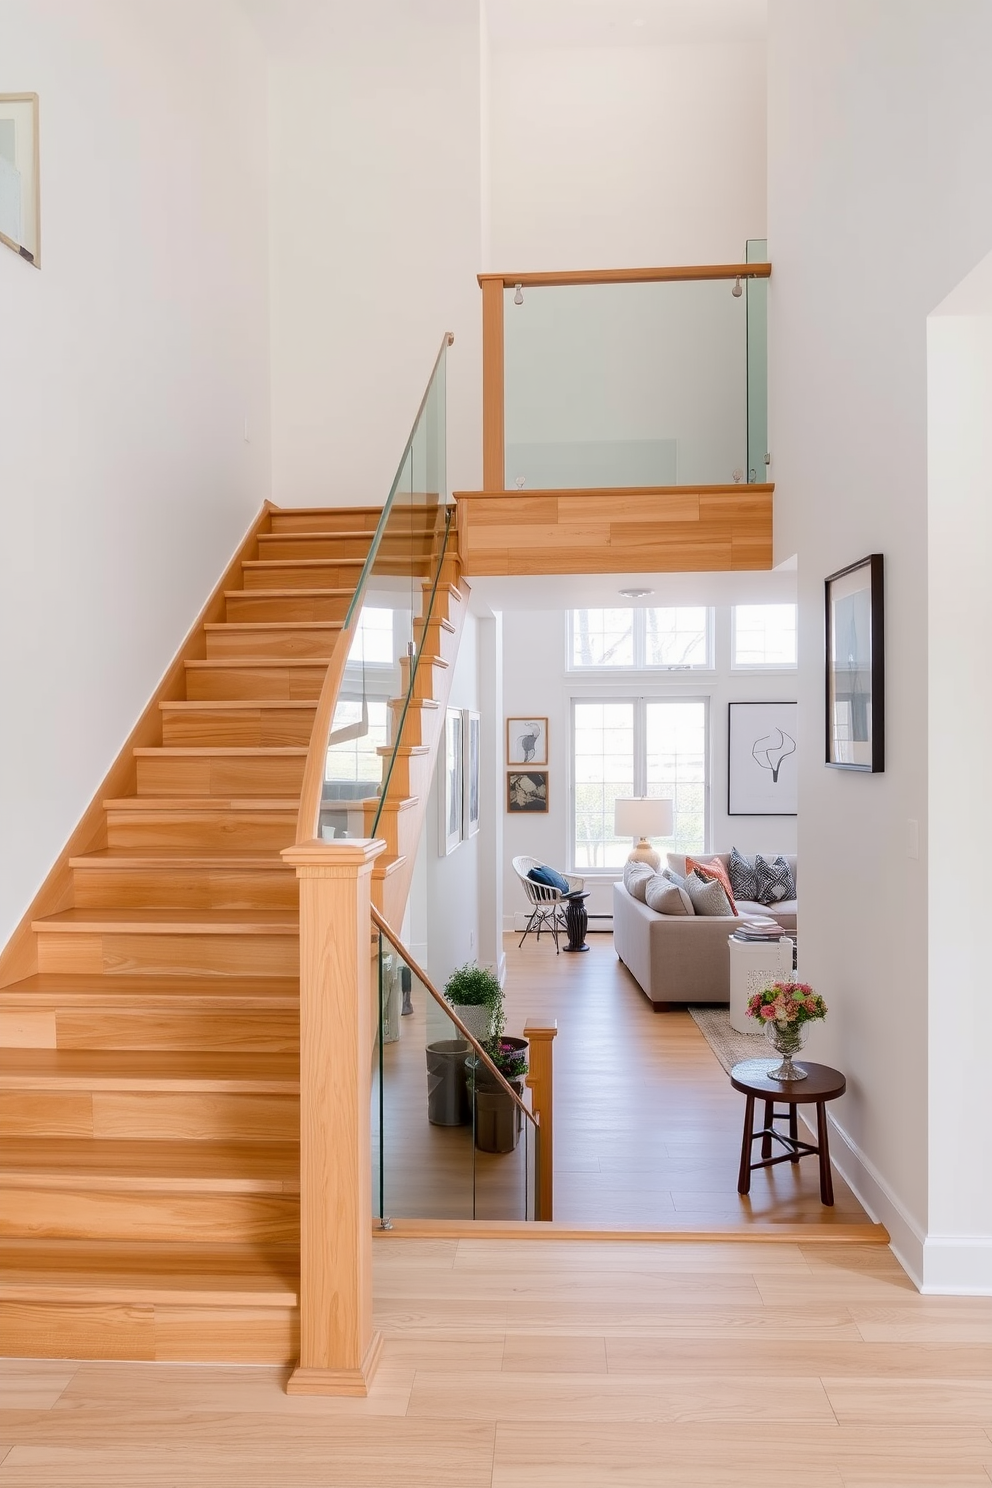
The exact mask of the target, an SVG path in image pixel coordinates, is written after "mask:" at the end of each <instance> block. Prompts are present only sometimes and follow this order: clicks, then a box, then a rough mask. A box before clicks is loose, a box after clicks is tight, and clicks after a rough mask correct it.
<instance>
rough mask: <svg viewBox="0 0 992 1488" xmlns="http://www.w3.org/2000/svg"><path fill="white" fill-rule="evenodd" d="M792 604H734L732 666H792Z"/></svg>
mask: <svg viewBox="0 0 992 1488" xmlns="http://www.w3.org/2000/svg"><path fill="white" fill-rule="evenodd" d="M795 665H796V607H795V605H794V604H773V605H735V606H734V666H735V667H746V666H754V667H760V666H768V667H771V666H793V667H794V666H795Z"/></svg>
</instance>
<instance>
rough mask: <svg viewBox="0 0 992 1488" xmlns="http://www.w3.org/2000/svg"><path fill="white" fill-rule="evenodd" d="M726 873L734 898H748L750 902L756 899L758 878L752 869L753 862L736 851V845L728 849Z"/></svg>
mask: <svg viewBox="0 0 992 1488" xmlns="http://www.w3.org/2000/svg"><path fill="white" fill-rule="evenodd" d="M727 874H728V877H729V878H730V887H731V888H732V889H733V891H734V898H735V899H750V901H751V903H752V904H753V903H755V902H757V900H758V879H757V875H756V873H755V871H754V864H753V863H752V862H751V859H750V858H746V857H745V856H744V854H743V853H740V852H738V851H737V849H736V847H732V848H731V849H730V862H729V863H728V864H727Z"/></svg>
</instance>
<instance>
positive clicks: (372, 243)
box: [250, 0, 481, 506]
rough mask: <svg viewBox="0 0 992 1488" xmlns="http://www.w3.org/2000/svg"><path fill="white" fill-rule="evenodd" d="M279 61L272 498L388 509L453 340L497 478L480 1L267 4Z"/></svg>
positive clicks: (469, 446) (465, 403)
mask: <svg viewBox="0 0 992 1488" xmlns="http://www.w3.org/2000/svg"><path fill="white" fill-rule="evenodd" d="M250 8H251V9H252V11H253V13H254V14H255V15H256V18H257V20H258V22H259V24H260V26H261V27H262V30H263V34H265V36H266V40H267V45H268V47H269V49H270V54H271V63H270V87H269V111H270V117H271V155H270V164H271V197H272V410H273V492H274V499H275V500H276V501H277V502H278V503H280V504H287V505H290V504H295V505H304V506H307V505H319V504H322V503H323V504H339V505H349V504H352V503H356V502H357V503H367V504H370V505H379V504H381V503H382V502H383V501H384V500H385V498H386V494H387V492H388V490H389V486H390V482H391V481H392V479H393V476H394V474H395V471H396V467H397V464H398V463H399V459H400V456H401V454H402V451H403V447H404V443H405V441H406V438H407V435H408V434H409V432H410V428H411V425H412V423H413V420H414V415H415V414H416V411H417V406H418V404H419V402H420V398H421V395H422V393H423V391H424V388H425V386H426V384H427V378H428V375H429V373H430V369H431V365H432V363H433V360H434V357H435V354H436V352H437V349H438V347H439V346H440V343H441V337H442V334H443V333H444V332H445V331H453V332H454V334H455V345H454V347H453V349H452V351H451V353H450V354H449V362H448V367H449V397H448V411H449V465H448V475H449V482H450V485H451V486H452V487H453V488H457V487H460V488H467V487H477V486H478V485H479V484H480V481H481V426H480V416H481V415H480V402H481V392H480V388H481V365H480V324H481V321H480V309H479V287H478V284H477V283H476V279H475V276H476V274H477V273H478V271H479V268H480V256H481V242H480V233H481V227H480V222H481V180H480V151H481V145H480V131H481V125H480V62H479V55H480V34H479V15H478V7H477V6H474V5H467V4H465V3H463V0H421V3H418V4H417V5H416V6H410V5H408V4H406V3H404V0H370V3H366V4H363V5H361V6H350V7H345V6H333V7H332V6H326V5H317V4H304V5H296V6H292V5H290V6H287V5H286V4H285V3H284V0H251V5H250Z"/></svg>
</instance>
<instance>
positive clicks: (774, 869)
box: [754, 853, 796, 904]
mask: <svg viewBox="0 0 992 1488" xmlns="http://www.w3.org/2000/svg"><path fill="white" fill-rule="evenodd" d="M754 876H755V879H756V880H757V888H758V892H757V894H756V895H755V898H756V899H757V901H758V903H759V904H780V903H781V902H782V900H784V899H795V897H796V884H795V880H794V879H793V877H792V869H791V868H790V867H789V865H788V863H787V862H786V861H785V859H784V858H783V857H782V856H781V854H779V856H778V857H777V858H773V859H768V858H763V857H762V856H761V854H760V853H758V854H757V855H756V857H755V859H754Z"/></svg>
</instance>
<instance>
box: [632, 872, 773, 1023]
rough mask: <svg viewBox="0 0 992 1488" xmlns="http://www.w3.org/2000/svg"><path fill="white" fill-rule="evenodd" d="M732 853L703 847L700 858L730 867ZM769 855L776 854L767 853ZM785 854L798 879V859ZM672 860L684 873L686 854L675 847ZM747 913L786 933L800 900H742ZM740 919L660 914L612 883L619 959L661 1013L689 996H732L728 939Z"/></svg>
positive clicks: (702, 998) (690, 999)
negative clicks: (768, 920)
mask: <svg viewBox="0 0 992 1488" xmlns="http://www.w3.org/2000/svg"><path fill="white" fill-rule="evenodd" d="M729 856H730V855H729V854H728V853H701V854H699V857H700V860H701V861H708V860H710V859H712V858H719V859H720V860H721V861H722V862H723V864H724V866H725V867H726V865H727V863H728V861H729ZM766 856H771V857H774V856H777V855H776V854H766ZM782 856H783V857H784V858H785V861H786V862H787V863H788V865H789V867H790V868H791V870H792V877H793V879H794V880H795V879H796V859H795V857H794V856H790V854H788V853H783V854H782ZM668 866H669V867H670V868H672V869H674V871H675V872H676V873H680V874H684V873H685V858H684V857H682V856H680V855H679V854H677V853H670V854H669V856H668ZM737 907H738V910H739V912H740V913H741V914H743V915H765V916H769V917H771V918H772V919H776V920H778V922H779V924H780V925H781V926H782V934H783V935H788V934H790V933H795V929H796V913H797V901H796V900H795V899H788V900H784V901H782V902H781V903H779V904H775V905H764V904H753V903H750V902H748V901H746V900H739V901H738V904H737ZM735 924H736V920H735V919H734V918H733V917H732V916H731V917H723V916H706V915H685V914H682V915H674V914H657V913H656V912H655V911H654V910H653V909H649V908H648V906H647V905H646V904H642V903H641V901H640V900H639V899H635V898H634V897H633V896H632V895H631V894H629V893H628V892H627V890H626V889H625V888H624V886H623V884H622V883H617V884H614V886H613V945H614V949H615V950H616V953H617V955H618V956H619V958H620V960H621V961H622V962H623V964H624V966H626V968H627V970H628V971H629V972H630V974H631V976H632V977H633V978H634V980H635V981H636V982H637V983H638V984H639V985H640V987H641V988H642V989H643V991H644V992H645V994H646V996H647V997H648V999H649V1001H650V1002H651V1004H652V1005H653V1007H654V1010H655V1012H656V1013H662V1012H668V1011H670V1010H671V1009H672V1008H673V1007H685V1006H686V1004H688V1003H690V1002H716V1003H719V1002H725V1003H729V1001H730V949H729V947H728V945H727V940H728V937H729V936H730V935H732V934H733V931H734V926H735Z"/></svg>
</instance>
